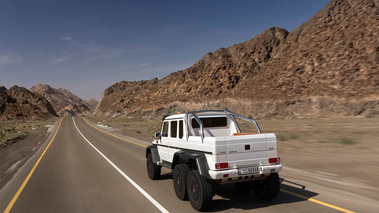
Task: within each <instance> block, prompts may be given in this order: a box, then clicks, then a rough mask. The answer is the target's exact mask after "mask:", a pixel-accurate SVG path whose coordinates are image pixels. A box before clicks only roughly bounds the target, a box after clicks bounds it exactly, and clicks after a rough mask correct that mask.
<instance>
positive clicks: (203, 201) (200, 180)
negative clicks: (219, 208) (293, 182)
mask: <svg viewBox="0 0 379 213" xmlns="http://www.w3.org/2000/svg"><path fill="white" fill-rule="evenodd" d="M237 119H238V120H239V119H243V120H247V121H250V122H252V123H253V126H255V129H256V130H255V132H256V133H243V132H241V130H240V127H239V125H238V124H237ZM155 138H157V139H155V140H154V141H153V144H152V145H151V146H149V147H147V148H146V158H147V173H148V175H149V178H150V179H152V180H156V179H159V178H160V175H161V167H162V166H164V167H167V168H169V169H171V170H173V183H174V189H175V194H176V195H177V197H178V198H179V199H181V200H188V199H189V200H190V203H191V205H192V207H193V208H194V209H196V210H198V211H201V210H206V209H208V208H209V207H210V206H211V205H212V197H213V195H214V194H213V186H215V185H219V184H228V183H233V184H234V185H235V187H236V188H237V189H239V190H251V189H253V190H254V192H255V193H256V195H257V197H258V198H260V199H263V200H271V199H274V198H275V197H276V196H277V195H278V193H279V190H280V181H279V175H278V172H280V171H281V169H282V165H280V158H279V156H278V144H277V141H276V136H275V134H273V133H261V130H260V128H259V126H258V124H257V122H256V121H255V120H253V119H249V118H247V117H244V116H241V115H238V114H236V113H232V112H230V111H228V110H208V111H192V112H187V113H185V114H178V115H171V116H166V117H164V118H163V121H162V127H161V131H160V132H159V133H156V134H155Z"/></svg>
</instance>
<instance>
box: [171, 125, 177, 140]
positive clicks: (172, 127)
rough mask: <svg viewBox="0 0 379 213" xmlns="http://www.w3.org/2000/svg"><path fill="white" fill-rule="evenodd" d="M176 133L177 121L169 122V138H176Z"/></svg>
mask: <svg viewBox="0 0 379 213" xmlns="http://www.w3.org/2000/svg"><path fill="white" fill-rule="evenodd" d="M177 132H178V122H177V121H171V135H170V137H172V138H176V135H177Z"/></svg>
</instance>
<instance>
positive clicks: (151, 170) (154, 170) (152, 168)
mask: <svg viewBox="0 0 379 213" xmlns="http://www.w3.org/2000/svg"><path fill="white" fill-rule="evenodd" d="M146 167H147V174H148V175H149V178H150V179H151V180H158V179H159V178H160V177H161V166H158V165H157V164H156V163H154V162H153V158H152V156H151V154H148V155H147V159H146Z"/></svg>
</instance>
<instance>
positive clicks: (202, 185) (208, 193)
mask: <svg viewBox="0 0 379 213" xmlns="http://www.w3.org/2000/svg"><path fill="white" fill-rule="evenodd" d="M187 191H188V198H189V200H190V203H191V205H192V207H193V208H194V209H195V210H197V211H204V210H206V209H209V208H210V207H211V206H212V197H213V187H212V185H211V184H210V183H208V182H207V180H206V179H205V178H204V177H203V176H201V175H200V173H199V171H197V170H192V171H191V172H190V173H189V174H188V179H187Z"/></svg>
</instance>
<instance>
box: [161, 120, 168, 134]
mask: <svg viewBox="0 0 379 213" xmlns="http://www.w3.org/2000/svg"><path fill="white" fill-rule="evenodd" d="M162 137H168V122H167V121H166V122H164V123H163V128H162Z"/></svg>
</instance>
